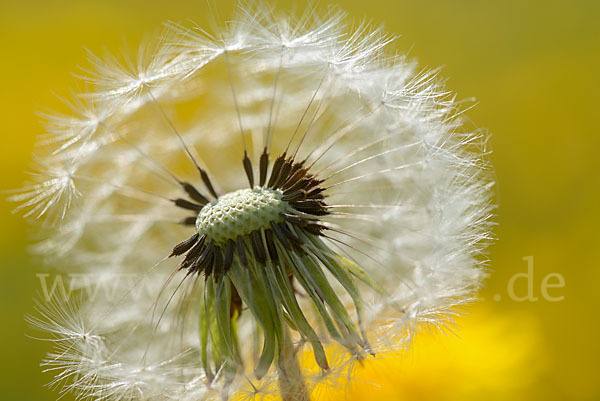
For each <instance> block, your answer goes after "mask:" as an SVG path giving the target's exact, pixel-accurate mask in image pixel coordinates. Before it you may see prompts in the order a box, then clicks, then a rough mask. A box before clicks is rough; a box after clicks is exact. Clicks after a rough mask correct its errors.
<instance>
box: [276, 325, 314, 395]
mask: <svg viewBox="0 0 600 401" xmlns="http://www.w3.org/2000/svg"><path fill="white" fill-rule="evenodd" d="M284 337H285V338H284V343H283V349H282V351H281V354H280V358H279V362H278V363H277V373H278V375H279V390H280V394H281V399H282V401H310V397H309V394H308V389H307V388H306V384H305V383H304V377H303V376H302V372H301V370H300V364H299V363H298V358H297V353H296V348H295V347H294V343H293V342H292V339H291V337H290V331H289V329H288V328H287V327H286V328H285V329H284Z"/></svg>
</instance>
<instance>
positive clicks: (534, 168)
mask: <svg viewBox="0 0 600 401" xmlns="http://www.w3.org/2000/svg"><path fill="white" fill-rule="evenodd" d="M218 3H219V4H218V7H217V8H218V9H219V12H220V13H221V15H223V16H226V15H229V14H230V11H231V8H232V2H231V1H230V0H226V1H221V0H218ZM284 3H285V4H284ZM322 3H323V4H321V6H323V7H324V6H325V4H324V3H325V2H322ZM294 4H295V5H296V7H297V8H298V9H300V10H302V9H304V7H305V5H304V2H296V3H293V2H292V1H289V0H286V1H279V2H278V5H277V7H278V8H280V9H282V10H287V9H290V8H293V6H294ZM338 5H339V6H340V7H341V8H342V9H344V10H346V11H347V12H348V13H349V15H350V17H351V18H353V19H356V20H360V19H361V18H364V17H366V18H367V19H372V20H373V21H374V22H375V23H383V24H385V26H386V29H387V31H388V32H391V33H399V34H402V37H401V38H400V39H399V40H398V41H397V42H396V44H395V46H396V48H397V49H398V50H400V51H405V50H408V49H411V53H410V54H411V55H412V57H414V58H416V59H417V60H418V61H419V62H420V65H421V66H423V67H425V66H431V67H437V66H440V65H443V66H444V68H443V70H442V74H443V75H444V76H445V77H449V80H448V87H449V88H450V89H452V90H454V91H457V93H458V97H459V98H467V97H475V98H476V99H477V101H478V102H479V104H478V105H477V107H475V108H474V109H473V110H471V111H470V112H469V113H468V115H469V117H470V118H471V119H472V120H473V121H474V122H475V123H476V124H477V125H478V126H481V127H485V128H487V129H488V130H489V131H490V132H491V133H493V136H492V138H491V141H490V144H491V147H492V149H493V151H494V154H493V156H492V160H493V163H494V165H495V169H496V173H497V180H498V204H499V209H498V218H497V221H498V223H499V226H498V227H497V229H496V235H497V237H498V238H499V239H498V241H497V242H496V243H495V245H494V246H493V247H492V248H491V254H490V256H491V258H492V263H491V266H490V267H491V271H492V272H491V277H490V279H489V281H488V282H487V286H486V288H485V289H484V291H483V293H482V297H483V298H484V300H482V301H480V302H478V303H477V304H475V305H473V306H472V307H469V308H468V310H467V311H468V314H467V315H466V316H464V317H461V318H459V319H458V325H457V328H456V330H455V332H456V335H452V334H450V335H445V336H442V335H439V334H436V333H424V334H423V335H422V336H419V337H418V338H417V339H416V341H415V343H414V344H413V347H412V348H411V350H410V351H408V352H407V353H406V354H404V355H402V356H399V357H397V358H390V359H387V360H384V361H380V362H376V363H370V364H367V365H365V367H364V368H361V369H358V371H357V381H356V382H355V383H354V384H352V385H351V386H349V388H346V386H340V387H339V388H336V389H333V390H328V391H323V392H322V393H321V394H320V396H321V398H322V399H341V398H342V397H347V398H348V399H352V400H383V401H386V400H390V401H391V400H410V401H420V400H437V401H443V400H528V401H534V400H544V401H554V400H582V401H583V400H599V399H600V341H599V337H600V336H599V334H598V333H600V323H599V319H598V317H599V315H600V314H599V311H598V308H599V307H600V302H598V297H599V292H600V291H598V288H597V287H596V285H597V284H598V283H600V269H599V267H600V266H599V263H598V260H599V257H600V241H599V239H600V235H599V234H598V227H599V225H600V219H599V216H600V212H599V206H600V202H599V193H600V189H599V188H600V185H599V184H600V162H599V160H600V157H599V156H598V152H599V150H600V135H599V132H598V127H599V126H600V119H599V116H600V112H599V111H598V106H600V102H599V101H598V98H599V94H600V79H599V78H598V73H599V72H600V23H599V21H600V2H598V1H594V0H572V1H554V0H544V1H541V0H535V1H524V0H503V1H498V2H491V1H475V0H472V1H469V0H446V1H441V0H429V1H422V0H421V1H420V0H369V1H358V0H340V1H339V3H338ZM188 19H189V20H192V21H195V22H198V23H199V24H201V25H202V24H204V23H206V22H207V21H209V20H210V19H211V17H210V14H209V7H208V3H207V1H204V0H200V1H189V0H169V1H155V0H133V1H124V0H120V1H118V0H103V1H95V2H86V1H31V0H21V1H8V0H2V1H1V2H0V49H1V62H0V79H1V86H0V88H1V90H0V113H1V116H2V118H1V120H0V123H1V125H0V130H1V131H2V132H1V135H2V141H1V142H0V152H1V154H0V171H1V173H2V182H1V184H0V189H2V190H5V189H9V188H18V187H19V186H21V185H22V183H23V182H24V180H25V174H24V171H25V170H27V169H28V167H29V165H30V163H31V156H30V154H31V151H32V150H33V146H34V140H35V137H36V135H37V134H39V133H41V126H40V124H39V121H40V118H39V117H37V116H36V112H38V111H41V110H44V109H45V108H48V109H62V108H63V106H62V105H61V104H60V102H59V100H58V99H57V98H56V96H55V94H54V93H56V94H59V95H68V93H69V90H70V89H72V88H74V87H75V82H76V81H75V79H74V78H73V77H72V75H71V74H72V72H74V71H76V69H77V65H85V52H84V47H86V48H89V49H90V50H92V51H94V52H97V53H102V51H103V50H104V49H105V48H106V49H109V50H110V51H111V52H119V51H121V50H122V49H123V47H124V40H126V42H127V43H128V44H129V45H130V50H129V51H130V52H132V51H133V50H131V49H135V48H136V45H137V44H138V43H139V42H140V40H142V39H144V38H149V37H151V36H152V34H153V33H155V32H156V31H157V29H159V28H160V24H161V23H162V22H164V21H166V20H173V21H177V22H183V23H186V21H188ZM13 206H14V205H11V204H9V203H7V202H5V201H1V202H0V219H1V222H2V224H1V226H2V230H1V232H0V255H1V256H0V257H1V262H0V263H1V264H0V269H1V270H0V271H1V276H0V286H1V287H0V302H1V307H2V314H1V315H0V323H1V324H2V329H0V347H1V352H0V358H1V360H2V361H3V362H2V363H1V364H0V400H6V401H20V400H23V401H25V400H27V401H32V400H36V401H43V400H53V399H56V398H57V397H58V394H57V393H56V392H52V391H50V390H48V389H46V388H44V387H43V385H44V383H46V382H47V381H48V380H49V376H48V375H44V374H42V373H41V372H40V368H39V366H38V365H39V361H40V360H41V358H42V357H43V355H44V352H45V351H46V350H48V344H46V343H43V342H39V341H35V340H32V339H29V338H27V337H26V333H30V334H31V330H30V329H28V328H27V327H26V324H25V322H24V320H23V317H24V315H25V313H27V312H30V311H31V310H32V308H33V303H32V299H33V297H34V294H35V291H36V290H38V288H39V282H38V279H37V278H36V276H35V275H36V273H39V272H42V271H43V270H42V267H41V263H40V261H39V260H36V259H35V258H33V257H31V256H29V255H28V252H27V246H28V235H27V232H28V227H27V224H26V223H25V222H24V221H23V220H22V218H21V217H20V216H18V215H12V214H11V213H10V211H11V209H12V207H13ZM531 257H532V258H531ZM524 258H527V259H524ZM528 268H531V271H529V273H531V274H529V273H528ZM519 273H524V274H526V273H527V274H528V276H527V278H526V277H525V276H524V274H522V275H521V276H515V275H516V274H519ZM550 274H555V275H554V276H548V275H550ZM556 274H560V275H561V277H562V278H563V279H564V287H560V286H556V287H551V285H552V284H560V278H559V277H558V276H557V275H556ZM515 277H516V278H515ZM546 277H549V278H546ZM511 278H512V281H511ZM545 278H546V279H545ZM544 280H545V281H544ZM544 283H545V284H546V285H547V291H546V292H544V291H543V284H544ZM511 284H514V286H512V285H511ZM512 287H514V288H512ZM529 287H530V288H529ZM511 289H513V290H514V296H512V297H511V296H510V294H511V292H510V290H511ZM529 289H531V290H533V294H532V296H533V297H535V298H537V301H530V300H522V299H520V298H522V297H524V296H525V295H526V294H527V291H528V290H529ZM563 297H564V298H563ZM557 299H561V300H557ZM552 300H554V301H552ZM371 382H378V383H380V385H379V386H375V385H373V384H371ZM64 399H66V400H68V399H70V398H69V397H66V398H64Z"/></svg>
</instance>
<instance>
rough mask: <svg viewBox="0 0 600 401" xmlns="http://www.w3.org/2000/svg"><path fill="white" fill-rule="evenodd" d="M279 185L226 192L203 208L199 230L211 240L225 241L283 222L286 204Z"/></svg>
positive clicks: (198, 225) (197, 228)
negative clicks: (281, 214) (272, 223)
mask: <svg viewBox="0 0 600 401" xmlns="http://www.w3.org/2000/svg"><path fill="white" fill-rule="evenodd" d="M282 196H283V193H282V192H281V191H280V190H278V189H270V188H263V187H255V188H252V189H250V188H248V189H240V190H238V191H234V192H230V193H228V194H225V195H223V196H221V197H219V199H217V200H215V201H212V202H210V203H209V204H207V205H206V206H204V207H203V208H202V210H200V213H198V217H197V218H196V230H197V231H198V233H199V234H200V235H202V234H206V239H207V240H208V241H210V240H214V241H215V243H216V244H218V245H219V244H224V243H226V242H227V240H229V239H232V240H235V239H236V238H237V237H238V236H240V235H247V234H250V233H251V232H253V231H256V230H259V229H261V228H268V227H269V225H270V223H271V222H272V221H275V222H280V221H282V220H283V219H282V217H281V216H280V213H284V212H285V210H286V208H287V205H288V204H287V202H285V201H283V200H281V197H282Z"/></svg>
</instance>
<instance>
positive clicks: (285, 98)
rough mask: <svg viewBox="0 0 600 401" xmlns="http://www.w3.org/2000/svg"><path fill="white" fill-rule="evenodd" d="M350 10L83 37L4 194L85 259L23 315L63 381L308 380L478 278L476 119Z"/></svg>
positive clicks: (481, 188) (95, 388)
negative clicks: (141, 40)
mask: <svg viewBox="0 0 600 401" xmlns="http://www.w3.org/2000/svg"><path fill="white" fill-rule="evenodd" d="M344 21H345V17H344V15H343V13H341V12H337V11H333V12H331V13H329V14H327V15H326V16H325V17H323V16H322V15H320V14H319V12H317V11H315V10H312V9H311V10H309V11H308V12H307V13H305V14H304V15H302V16H300V17H299V18H292V17H289V16H283V17H280V16H277V15H276V14H274V13H273V12H272V11H271V10H268V9H266V8H260V7H257V8H251V7H246V8H243V7H240V8H239V9H238V10H237V11H236V14H235V16H234V17H233V18H232V22H231V23H229V24H227V25H226V26H225V27H224V28H222V29H221V30H220V31H218V32H210V33H209V32H207V31H205V30H203V29H202V28H201V27H197V26H196V27H192V28H187V27H184V26H181V25H177V24H169V25H168V26H167V28H166V33H165V34H164V35H163V36H162V37H160V38H159V40H158V41H157V42H156V45H150V46H145V47H143V48H141V50H140V53H139V55H138V56H137V57H136V58H135V59H134V60H128V59H125V60H124V61H123V60H120V59H118V58H116V57H113V56H106V57H103V58H101V57H98V56H95V55H92V54H90V56H89V57H90V62H91V63H90V64H91V66H90V68H88V69H86V70H85V71H83V73H82V74H81V76H82V79H83V80H84V81H85V82H86V84H87V87H86V92H85V93H83V94H78V95H76V96H75V97H74V100H71V101H68V102H67V104H68V105H69V106H70V107H71V108H72V109H73V115H72V116H69V115H58V114H51V113H48V114H47V115H46V116H45V118H46V120H47V131H48V133H47V135H45V136H43V138H42V139H41V142H42V143H43V145H44V149H46V151H45V153H43V154H42V156H40V157H39V158H40V160H42V161H41V163H40V165H41V166H43V167H42V168H40V169H39V170H40V172H39V174H36V175H34V178H35V179H36V180H37V182H35V183H33V184H32V185H31V186H29V187H27V188H25V189H24V190H23V191H21V192H19V193H17V194H15V195H14V196H13V198H12V200H14V201H16V202H19V204H20V205H19V206H18V209H19V210H21V211H23V214H26V215H29V216H33V217H36V218H38V219H41V218H42V217H46V218H47V219H48V220H50V221H52V222H54V223H55V224H54V225H52V226H51V227H49V228H47V229H45V230H43V233H44V238H43V240H42V241H41V242H40V243H39V244H38V245H37V246H36V250H37V251H38V252H40V253H43V254H45V255H47V257H48V260H49V261H51V262H52V263H53V264H55V265H56V266H57V267H58V268H61V269H63V271H64V272H65V273H68V274H71V276H72V278H73V277H75V276H76V277H75V278H76V279H77V280H76V281H73V280H72V281H73V282H72V283H71V284H72V290H73V291H74V293H75V294H76V295H77V297H79V298H78V299H80V302H78V303H76V304H72V303H69V302H64V303H56V301H53V302H54V303H52V302H51V303H50V304H49V306H44V305H42V306H41V307H40V308H39V309H40V310H39V314H40V315H41V317H39V318H38V317H36V318H30V322H31V323H32V324H34V325H36V326H38V327H39V328H41V329H42V330H44V331H46V332H49V333H50V334H51V335H53V336H55V337H56V341H55V345H56V347H57V348H56V349H55V350H54V351H53V352H52V353H50V354H49V355H48V358H47V359H46V361H45V362H44V363H45V364H46V366H47V367H48V369H52V370H53V371H55V372H57V373H56V379H55V380H54V382H53V384H54V385H56V386H58V387H60V388H62V390H61V391H73V392H75V393H76V394H77V395H78V396H79V397H81V398H89V399H97V400H121V399H127V400H131V399H140V400H142V399H144V400H146V399H157V400H168V399H177V400H187V399H189V400H217V399H222V398H224V397H234V398H235V397H236V396H237V397H239V399H261V398H265V397H266V398H268V397H270V396H272V395H273V394H278V392H279V391H284V389H285V391H287V392H288V395H289V394H296V396H295V398H297V399H301V398H302V394H303V393H306V392H311V391H314V392H315V393H317V392H321V391H326V389H327V388H328V387H331V386H334V385H335V384H334V383H335V382H336V381H344V380H349V378H351V376H352V371H353V367H354V366H355V365H356V363H361V361H363V360H365V359H369V358H377V357H384V356H385V355H386V354H389V353H392V352H394V351H396V350H398V349H402V348H405V347H407V346H408V344H409V343H410V339H411V338H412V336H413V335H415V333H416V332H417V331H418V330H419V328H420V327H421V326H422V325H432V326H434V327H438V328H440V329H441V330H444V327H446V326H451V325H452V318H453V316H454V313H455V311H456V309H457V308H460V307H461V306H463V305H465V304H466V303H468V302H469V301H471V300H472V299H473V298H474V297H475V296H476V291H477V289H478V288H479V286H480V284H481V282H482V280H483V279H484V278H485V269H484V267H485V262H486V255H485V247H486V245H487V244H488V242H489V240H490V238H491V234H490V227H491V225H492V222H491V218H492V213H493V209H494V206H493V203H492V190H493V182H492V180H491V179H490V166H489V164H488V162H487V159H486V155H487V153H488V151H487V149H486V143H485V142H486V136H485V135H484V133H482V132H481V131H479V130H470V129H468V127H467V126H466V125H465V124H464V122H463V119H462V117H461V115H462V113H463V112H464V109H463V106H462V104H461V103H459V102H457V101H456V99H455V97H454V95H453V94H452V93H451V92H449V91H448V90H447V89H445V87H444V84H443V81H442V79H441V78H440V77H439V75H438V74H439V72H438V71H423V72H417V71H418V70H417V67H416V64H415V63H414V62H413V61H410V60H407V58H406V57H405V56H403V55H397V54H396V52H394V51H393V50H391V49H390V48H391V46H392V43H393V41H394V39H395V38H394V37H393V36H389V35H387V34H386V33H385V32H383V30H382V29H381V28H377V27H375V28H373V27H372V26H371V25H369V24H367V23H364V24H359V25H358V26H357V27H354V28H352V27H349V26H347V24H346V23H345V22H344ZM290 355H292V356H294V357H293V358H292V357H290ZM296 356H301V357H300V358H299V360H300V361H299V362H298V363H291V362H290V360H291V359H294V358H295V357H296ZM288 398H289V397H288Z"/></svg>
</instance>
